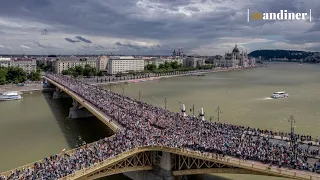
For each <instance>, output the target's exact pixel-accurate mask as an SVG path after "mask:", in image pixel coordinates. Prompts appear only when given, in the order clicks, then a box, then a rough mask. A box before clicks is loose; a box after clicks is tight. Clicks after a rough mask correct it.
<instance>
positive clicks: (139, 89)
mask: <svg viewBox="0 0 320 180" xmlns="http://www.w3.org/2000/svg"><path fill="white" fill-rule="evenodd" d="M140 98H141V91H140V89H139V101H140Z"/></svg>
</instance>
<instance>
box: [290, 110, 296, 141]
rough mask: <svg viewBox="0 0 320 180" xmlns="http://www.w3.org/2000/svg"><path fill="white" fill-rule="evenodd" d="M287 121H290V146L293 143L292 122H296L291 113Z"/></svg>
mask: <svg viewBox="0 0 320 180" xmlns="http://www.w3.org/2000/svg"><path fill="white" fill-rule="evenodd" d="M288 122H290V147H292V144H293V141H294V140H293V133H294V129H293V123H295V122H296V120H295V119H294V116H293V115H291V116H290V118H289V119H288Z"/></svg>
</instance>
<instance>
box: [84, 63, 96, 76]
mask: <svg viewBox="0 0 320 180" xmlns="http://www.w3.org/2000/svg"><path fill="white" fill-rule="evenodd" d="M95 74H96V69H95V68H92V67H91V66H90V65H89V64H86V65H85V66H84V69H83V74H81V75H84V76H94V75H95Z"/></svg>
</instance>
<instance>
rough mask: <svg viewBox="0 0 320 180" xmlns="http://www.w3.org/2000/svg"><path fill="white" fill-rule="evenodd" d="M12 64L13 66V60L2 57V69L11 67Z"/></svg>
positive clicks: (0, 59) (0, 63)
mask: <svg viewBox="0 0 320 180" xmlns="http://www.w3.org/2000/svg"><path fill="white" fill-rule="evenodd" d="M11 64H12V61H11V58H3V57H0V67H9V66H11Z"/></svg>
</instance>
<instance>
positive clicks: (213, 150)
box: [0, 75, 320, 180]
mask: <svg viewBox="0 0 320 180" xmlns="http://www.w3.org/2000/svg"><path fill="white" fill-rule="evenodd" d="M47 78H48V80H49V81H50V82H52V83H54V84H56V85H57V86H58V88H60V90H62V91H64V92H66V93H67V94H69V95H70V96H72V97H73V98H75V99H76V100H77V101H78V102H79V103H81V104H82V105H83V106H84V107H86V108H89V109H90V107H91V106H93V107H94V109H95V110H96V111H97V112H98V113H97V114H95V115H96V116H97V115H98V116H99V114H100V116H101V114H103V113H104V114H106V115H107V116H105V117H103V116H101V117H103V118H101V119H100V118H99V117H98V118H99V119H100V120H103V121H105V119H104V118H106V117H110V118H111V119H109V120H108V121H106V122H117V123H118V124H119V125H121V126H122V127H121V128H119V129H118V130H117V132H116V134H115V135H113V136H112V137H109V138H104V139H102V140H99V141H97V142H94V143H91V144H88V145H86V146H83V147H81V148H78V149H75V150H71V151H69V152H71V153H70V154H68V153H64V152H62V153H60V154H56V155H53V156H50V157H48V158H44V160H42V161H39V162H36V163H33V164H31V165H30V166H24V167H22V168H19V169H16V170H12V171H9V172H6V173H1V175H2V177H1V178H0V179H1V180H2V179H41V178H44V179H61V178H62V179H94V178H96V177H98V175H99V174H100V175H101V176H107V175H109V174H108V173H106V172H110V171H108V170H110V169H112V167H111V166H113V165H116V166H117V167H118V168H117V170H119V169H122V170H128V168H129V167H125V166H127V165H128V164H133V165H137V164H141V161H139V162H140V163H138V161H137V163H130V162H131V161H130V160H128V159H130V158H131V157H133V156H134V157H136V158H138V159H139V157H140V158H141V157H142V156H140V155H141V154H140V155H139V153H145V154H143V157H144V158H142V159H144V160H146V159H149V158H148V157H150V158H151V157H152V156H151V155H150V156H148V153H147V152H153V151H158V152H162V154H163V156H162V158H164V157H165V156H166V155H165V154H166V153H169V156H168V157H170V156H171V157H174V159H181V161H180V160H179V162H176V164H173V165H172V166H171V168H166V167H163V166H160V167H162V168H164V169H165V170H168V171H170V172H171V173H170V175H172V176H173V175H174V176H176V175H189V174H198V173H210V172H216V173H219V172H218V170H217V169H219V170H220V172H227V170H228V169H230V170H231V171H229V173H231V172H238V173H239V172H240V171H239V170H244V171H242V172H244V173H251V174H254V173H258V174H267V175H273V176H280V177H289V178H293V179H320V176H319V175H318V174H315V173H313V172H312V171H313V170H314V166H313V165H311V164H310V165H308V164H307V161H306V158H307V156H308V151H307V150H305V149H300V150H299V152H298V154H294V153H293V152H292V151H291V149H290V148H287V147H286V146H281V145H275V144H272V143H270V142H269V141H268V140H261V139H260V140H255V139H253V138H252V136H250V135H248V136H245V137H242V136H243V134H244V133H245V132H246V131H248V128H249V127H241V126H235V125H231V124H223V123H211V122H207V121H202V120H201V118H195V117H190V116H188V115H186V114H185V111H184V110H183V109H182V113H173V112H169V111H167V110H165V109H161V108H159V107H155V106H152V105H149V104H146V103H143V102H140V101H137V100H134V99H132V98H129V97H125V96H123V95H120V94H116V93H112V92H108V91H104V90H103V89H101V88H99V87H96V86H92V85H88V84H85V83H83V82H81V81H77V80H75V79H71V78H69V77H66V76H59V75H48V76H47ZM92 112H95V111H93V110H92ZM249 129H250V128H249ZM250 131H254V130H253V129H252V128H251V129H250ZM295 155H296V156H295ZM169 159H170V158H169ZM122 160H125V161H124V163H123V161H122ZM140 160H141V159H140ZM166 162H170V161H166ZM190 162H191V163H190ZM197 162H199V163H198V164H197ZM194 163H196V164H197V166H194ZM125 164H127V165H125ZM164 164H166V163H164ZM205 164H206V165H207V166H206V167H207V168H203V165H205ZM160 165H161V163H160ZM167 165H168V164H167ZM198 165H199V166H198ZM150 166H151V165H150V161H144V163H142V165H141V166H140V167H139V168H140V169H143V168H145V170H146V169H148V168H150ZM119 167H120V168H119ZM135 168H137V167H135ZM137 169H138V168H137ZM137 169H134V170H137ZM129 170H130V171H132V168H131V169H129ZM129 170H128V171H129ZM117 172H120V170H119V171H117ZM121 172H125V171H121ZM90 177H91V178H90Z"/></svg>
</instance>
